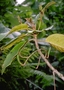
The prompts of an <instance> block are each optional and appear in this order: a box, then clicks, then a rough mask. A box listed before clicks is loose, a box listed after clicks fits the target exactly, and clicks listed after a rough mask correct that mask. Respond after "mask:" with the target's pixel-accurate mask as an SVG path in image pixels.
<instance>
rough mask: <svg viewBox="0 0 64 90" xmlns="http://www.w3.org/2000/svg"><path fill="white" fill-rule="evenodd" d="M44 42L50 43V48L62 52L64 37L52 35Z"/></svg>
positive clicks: (63, 50) (63, 49)
mask: <svg viewBox="0 0 64 90" xmlns="http://www.w3.org/2000/svg"><path fill="white" fill-rule="evenodd" d="M46 42H48V43H50V44H51V45H52V47H54V48H56V49H57V50H59V51H60V52H64V35H63V34H52V35H50V36H48V37H47V38H46Z"/></svg>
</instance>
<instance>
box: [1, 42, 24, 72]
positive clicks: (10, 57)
mask: <svg viewBox="0 0 64 90" xmlns="http://www.w3.org/2000/svg"><path fill="white" fill-rule="evenodd" d="M24 44H25V41H22V42H20V43H18V44H17V45H16V46H15V47H14V48H13V49H12V50H11V51H10V52H9V54H8V55H7V57H6V59H5V61H4V63H3V65H2V74H3V73H4V71H5V69H6V67H8V66H9V65H10V64H11V63H12V61H13V59H14V57H15V56H16V55H17V54H18V52H19V50H20V48H21V47H22V46H23V45H24Z"/></svg>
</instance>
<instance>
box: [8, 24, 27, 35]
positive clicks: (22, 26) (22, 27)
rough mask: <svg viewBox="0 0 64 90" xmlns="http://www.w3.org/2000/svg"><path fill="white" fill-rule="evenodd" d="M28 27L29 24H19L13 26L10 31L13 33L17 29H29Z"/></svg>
mask: <svg viewBox="0 0 64 90" xmlns="http://www.w3.org/2000/svg"><path fill="white" fill-rule="evenodd" d="M27 29H28V25H27V24H20V25H17V26H15V27H13V28H12V29H11V30H10V32H9V33H8V35H9V34H11V33H13V32H16V31H19V30H27Z"/></svg>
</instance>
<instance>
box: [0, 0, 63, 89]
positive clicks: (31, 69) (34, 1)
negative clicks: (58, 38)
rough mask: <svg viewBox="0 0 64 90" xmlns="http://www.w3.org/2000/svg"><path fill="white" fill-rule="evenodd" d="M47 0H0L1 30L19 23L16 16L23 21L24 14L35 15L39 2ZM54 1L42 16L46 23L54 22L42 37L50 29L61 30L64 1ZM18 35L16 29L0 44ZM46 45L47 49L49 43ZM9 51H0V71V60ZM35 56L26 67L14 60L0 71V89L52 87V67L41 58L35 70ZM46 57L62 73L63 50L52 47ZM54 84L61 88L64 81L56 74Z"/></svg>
mask: <svg viewBox="0 0 64 90" xmlns="http://www.w3.org/2000/svg"><path fill="white" fill-rule="evenodd" d="M50 1H52V0H25V1H24V2H23V3H22V4H20V5H16V0H0V33H5V32H7V31H9V30H10V29H11V28H12V27H13V26H16V25H18V24H19V20H18V16H19V17H20V18H21V21H22V22H25V18H30V17H32V18H33V19H34V18H36V16H37V15H38V14H39V5H42V8H43V7H44V6H45V5H46V4H47V3H48V2H50ZM54 1H55V2H56V4H55V5H52V6H50V7H49V8H48V9H47V10H46V13H45V15H44V17H43V21H44V23H45V25H46V27H50V26H53V28H52V29H50V30H47V31H46V32H45V33H44V35H43V37H42V38H44V37H46V36H48V35H50V34H53V33H62V34H64V1H63V0H54ZM17 35H18V33H15V34H14V35H10V36H9V37H8V38H6V39H4V40H3V41H1V42H0V46H2V45H4V44H6V43H7V42H8V41H9V40H10V39H13V38H15V36H17ZM40 35H41V34H40ZM40 47H43V45H42V44H40ZM29 48H30V49H32V48H33V49H34V48H35V47H34V46H33V45H31V47H30V45H29ZM46 49H47V50H48V47H46ZM9 51H10V50H9ZM9 51H7V52H5V53H4V52H2V51H0V72H1V67H2V63H3V61H4V60H5V57H6V56H7V54H8V52H9ZM37 56H38V55H37ZM37 60H38V58H37V57H35V56H34V57H33V58H32V59H31V61H30V62H31V63H29V65H26V66H25V67H21V66H20V65H19V64H18V62H17V61H16V60H15V62H13V63H12V64H11V65H10V66H9V67H8V68H7V69H6V71H5V73H4V74H3V75H1V74H0V88H2V90H53V76H52V73H51V70H50V69H49V68H48V67H47V65H46V64H45V63H44V62H42V61H41V63H40V66H39V68H38V69H37V70H36V69H35V66H37ZM49 61H50V63H51V64H52V65H53V66H54V67H55V68H56V69H58V71H59V72H61V73H63V74H64V53H61V52H59V51H56V50H55V49H54V48H52V49H51V52H50V57H49ZM56 87H57V90H64V82H63V81H62V80H60V79H59V78H58V77H57V78H56Z"/></svg>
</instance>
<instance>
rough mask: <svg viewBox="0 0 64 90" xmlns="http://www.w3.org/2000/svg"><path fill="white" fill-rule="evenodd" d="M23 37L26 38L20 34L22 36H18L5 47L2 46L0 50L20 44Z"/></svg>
mask: <svg viewBox="0 0 64 90" xmlns="http://www.w3.org/2000/svg"><path fill="white" fill-rule="evenodd" d="M25 36H27V34H22V35H20V36H18V37H17V38H16V39H14V40H12V41H11V42H9V43H8V44H6V45H5V46H2V47H1V49H2V50H5V49H9V48H11V47H12V46H13V45H14V44H16V43H18V42H20V41H21V40H22V39H23V38H24V37H25Z"/></svg>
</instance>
